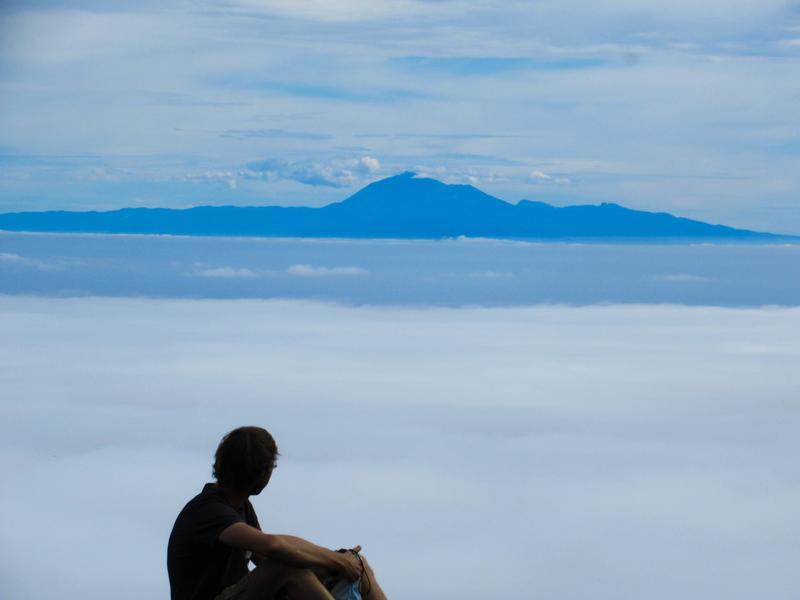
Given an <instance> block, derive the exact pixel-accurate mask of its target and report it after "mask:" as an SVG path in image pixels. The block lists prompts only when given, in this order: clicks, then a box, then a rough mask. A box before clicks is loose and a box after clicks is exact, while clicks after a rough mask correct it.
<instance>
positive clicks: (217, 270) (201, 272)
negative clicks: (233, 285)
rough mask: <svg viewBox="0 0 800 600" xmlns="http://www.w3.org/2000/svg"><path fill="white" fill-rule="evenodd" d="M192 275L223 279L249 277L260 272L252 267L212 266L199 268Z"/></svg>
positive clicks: (256, 275) (255, 275)
mask: <svg viewBox="0 0 800 600" xmlns="http://www.w3.org/2000/svg"><path fill="white" fill-rule="evenodd" d="M192 275H196V276H198V277H213V278H223V279H242V278H244V279H249V278H251V277H258V275H259V274H258V273H256V272H255V271H253V270H252V269H246V268H243V267H211V268H208V269H197V270H195V271H193V272H192Z"/></svg>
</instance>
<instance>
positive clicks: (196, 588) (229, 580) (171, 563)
mask: <svg viewBox="0 0 800 600" xmlns="http://www.w3.org/2000/svg"><path fill="white" fill-rule="evenodd" d="M234 523H247V524H248V525H252V526H253V527H255V528H257V529H260V527H259V524H258V518H257V517H256V512H255V510H253V505H252V504H250V501H249V500H245V501H244V504H243V505H242V506H241V508H239V509H238V510H237V509H236V508H234V507H233V506H232V505H231V504H230V503H229V502H228V500H227V499H226V498H225V495H224V494H223V492H222V490H221V489H220V488H218V487H217V486H216V485H215V484H213V483H207V484H206V485H205V487H203V491H202V492H200V493H199V494H198V495H197V496H195V497H194V498H192V499H191V500H190V501H189V502H188V504H187V505H186V506H184V507H183V510H182V511H181V512H180V514H179V515H178V518H177V519H176V520H175V525H174V526H173V527H172V533H171V534H170V536H169V545H168V546H167V571H168V572H169V586H170V590H171V598H172V600H213V598H214V596H216V595H217V594H219V593H220V592H221V591H222V590H223V589H224V588H226V587H227V586H229V585H231V584H233V583H236V582H237V581H239V580H240V579H241V578H242V577H244V576H245V575H247V573H248V569H247V561H248V556H249V553H246V552H245V551H244V550H240V549H238V548H234V547H232V546H228V545H226V544H223V543H222V542H220V541H219V534H220V533H222V531H223V530H224V529H226V528H227V527H228V526H230V525H233V524H234Z"/></svg>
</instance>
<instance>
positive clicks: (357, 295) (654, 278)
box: [0, 232, 800, 307]
mask: <svg viewBox="0 0 800 600" xmlns="http://www.w3.org/2000/svg"><path fill="white" fill-rule="evenodd" d="M0 294H23V295H24V294H42V295H48V296H87V295H90V296H91V295H98V296H150V297H173V298H175V297H177V298H294V299H305V300H326V301H336V302H343V303H346V304H352V305H362V304H379V305H397V304H410V305H417V306H419V305H423V306H425V305H446V306H455V307H457V306H470V305H481V306H509V305H517V306H519V305H529V304H541V303H544V304H553V303H563V304H571V305H585V304H596V303H608V302H613V303H672V304H690V305H713V306H753V307H758V306H769V305H782V306H800V244H785V243H780V244H709V243H700V244H686V243H679V244H646V245H645V244H581V243H538V242H521V241H511V240H486V239H451V240H337V239H297V238H293V239H290V238H224V237H222V238H219V237H185V236H163V235H159V236H151V235H97V234H41V233H33V234H30V233H3V232H0Z"/></svg>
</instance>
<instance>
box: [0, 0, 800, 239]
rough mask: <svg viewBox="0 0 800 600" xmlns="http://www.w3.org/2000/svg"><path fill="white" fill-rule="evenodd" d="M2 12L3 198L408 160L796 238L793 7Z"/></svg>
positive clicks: (412, 5) (219, 197)
mask: <svg viewBox="0 0 800 600" xmlns="http://www.w3.org/2000/svg"><path fill="white" fill-rule="evenodd" d="M0 11H2V12H0V211H12V210H43V209H54V208H66V209H112V208H116V207H121V206H171V207H185V206H191V205H196V204H223V203H224V204H285V205H297V204H305V205H321V204H325V203H328V202H331V201H335V200H339V199H341V198H344V197H346V196H347V195H349V194H350V193H352V192H353V191H355V190H356V189H358V188H360V187H361V186H363V185H365V184H366V183H368V182H370V181H372V180H374V179H377V178H380V177H384V176H387V175H391V174H394V173H396V172H399V171H403V170H406V169H410V170H414V171H417V172H419V173H422V174H428V175H431V176H434V177H437V178H439V179H443V180H445V181H449V182H461V183H463V182H468V183H472V184H474V185H476V186H478V187H480V188H481V189H484V190H486V191H487V192H489V193H493V194H495V195H497V196H499V197H501V198H504V199H507V200H509V201H517V200H519V199H521V198H530V199H537V200H543V201H547V202H551V203H554V204H572V203H595V202H602V201H613V202H619V203H621V204H624V205H626V206H630V207H634V208H640V209H645V210H666V211H670V212H673V213H677V214H681V215H684V216H688V217H693V218H699V219H703V220H707V221H712V222H722V223H726V224H730V225H735V226H742V227H749V228H753V229H763V230H771V231H777V232H787V233H800V203H799V202H798V200H799V199H800V110H798V109H797V106H800V4H798V3H796V2H786V1H777V0H758V1H755V0H727V1H724V2H723V1H722V0H707V1H704V2H697V1H688V0H666V1H665V2H660V3H647V4H646V3H644V2H640V1H635V0H608V1H605V2H590V1H583V2H579V1H576V0H562V1H559V2H556V1H543V2H515V1H513V0H510V1H508V2H505V3H502V5H499V3H495V2H483V1H480V0H477V1H472V2H464V1H458V0H453V1H450V0H438V1H428V2H425V1H407V0H390V1H381V0H368V1H367V0H324V1H323V0H316V1H311V2H303V1H293V2H278V1H273V0H260V1H254V0H253V1H246V0H245V1H231V2H225V1H215V2H173V3H170V2H167V1H165V2H157V3H156V2H141V1H139V2H98V1H85V2H81V1H76V2H71V3H64V2H35V1H33V2H30V1H28V2H13V1H12V2H5V3H3V8H0Z"/></svg>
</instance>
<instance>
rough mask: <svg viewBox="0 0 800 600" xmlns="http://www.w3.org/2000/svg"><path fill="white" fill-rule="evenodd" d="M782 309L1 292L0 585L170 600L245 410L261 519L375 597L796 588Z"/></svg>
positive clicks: (795, 325)
mask: <svg viewBox="0 0 800 600" xmlns="http://www.w3.org/2000/svg"><path fill="white" fill-rule="evenodd" d="M799 328H800V311H798V309H772V310H764V309H761V310H733V309H722V308H681V307H673V306H628V307H619V306H616V307H614V306H606V307H591V308H580V309H575V308H564V307H536V308H515V309H459V310H454V309H411V308H358V309H353V308H343V307H336V306H330V305H323V304H314V303H305V302H277V301H269V302H265V301H252V300H251V301H230V300H228V301H212V300H205V301H188V300H142V299H116V300H114V299H96V298H81V299H72V300H66V299H43V298H25V297H7V296H6V297H0V330H2V332H3V335H2V336H0V359H2V360H0V381H2V382H3V390H2V397H3V401H2V403H0V468H2V472H3V485H2V486H0V514H2V515H3V519H2V528H0V596H2V597H3V598H9V599H16V598H56V597H57V598H65V599H68V600H69V599H73V598H75V599H77V598H80V599H83V600H93V599H97V600H100V599H103V600H104V599H106V598H108V596H109V590H110V589H113V590H114V591H113V596H114V598H115V599H119V600H128V599H130V600H133V599H140V598H165V597H166V596H167V593H168V591H167V579H166V566H165V553H166V543H167V537H168V535H169V530H170V528H171V526H172V523H173V520H174V518H175V516H176V515H177V512H178V510H179V509H180V508H181V507H182V506H183V504H184V503H185V502H186V501H187V500H188V499H189V498H190V497H191V496H192V495H194V494H195V493H196V492H197V491H198V490H199V489H200V488H201V486H202V484H203V482H205V481H207V480H209V477H210V470H211V462H212V455H213V451H214V448H215V447H216V444H217V443H218V441H219V439H220V437H221V436H222V434H223V433H225V432H226V431H227V430H229V429H231V428H233V427H235V426H238V425H242V424H258V425H261V426H264V427H267V428H268V429H270V430H271V431H272V432H273V433H274V434H275V436H276V438H277V440H278V444H279V446H280V450H281V452H282V455H283V456H282V458H281V460H280V462H279V466H278V469H277V471H276V472H275V475H274V477H273V479H272V482H271V483H270V486H269V488H267V490H266V491H265V492H264V493H263V494H262V495H261V496H259V497H257V498H255V499H254V503H255V506H256V509H257V511H258V513H259V516H260V520H261V523H262V525H263V527H264V528H265V529H266V530H268V531H272V532H278V533H295V534H300V535H303V536H307V537H309V538H311V539H314V540H316V541H318V542H320V543H323V544H326V545H329V546H333V547H339V546H342V545H348V544H356V543H360V544H362V545H363V546H364V549H365V552H366V554H367V556H369V557H370V558H371V561H372V563H373V564H374V566H375V568H376V569H377V571H378V573H379V574H380V576H381V579H382V581H383V583H384V587H385V588H386V590H387V592H388V595H389V597H390V598H393V599H395V600H403V599H418V600H451V599H452V600H456V599H458V600H477V599H484V598H545V599H553V600H586V599H587V598H593V599H597V600H620V599H628V598H633V599H635V598H647V599H648V600H674V599H675V598H682V599H685V600H752V599H753V598H776V599H778V598H781V599H783V598H789V597H791V595H792V594H793V593H794V590H796V587H797V564H798V561H800V546H798V544H797V540H798V536H799V535H800V527H799V526H798V523H800V521H798V519H797V518H796V512H797V506H798V502H800V486H799V485H798V482H800V470H799V469H798V462H797V454H798V451H799V450H800V442H798V436H797V430H798V426H800V412H798V407H797V389H798V384H800V381H799V380H798V373H797V364H798V360H800V352H799V350H798V345H797V335H796V332H797V331H798V329H799Z"/></svg>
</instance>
